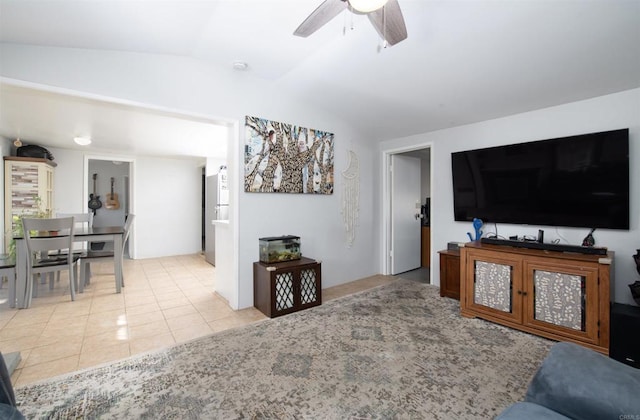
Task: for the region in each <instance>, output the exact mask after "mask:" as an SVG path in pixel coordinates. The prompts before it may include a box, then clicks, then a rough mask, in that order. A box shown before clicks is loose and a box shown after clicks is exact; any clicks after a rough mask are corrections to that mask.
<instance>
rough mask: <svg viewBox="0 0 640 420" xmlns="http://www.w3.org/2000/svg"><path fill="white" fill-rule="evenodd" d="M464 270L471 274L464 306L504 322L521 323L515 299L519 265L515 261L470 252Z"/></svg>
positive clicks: (516, 297)
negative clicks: (501, 319) (504, 320)
mask: <svg viewBox="0 0 640 420" xmlns="http://www.w3.org/2000/svg"><path fill="white" fill-rule="evenodd" d="M469 257H470V258H468V260H467V267H466V270H470V271H471V273H470V274H471V275H470V277H468V278H471V279H473V281H472V282H468V284H467V288H468V289H467V300H468V301H467V305H468V306H469V307H471V308H473V309H474V310H477V311H480V312H485V313H487V314H491V315H493V316H497V317H500V318H503V319H506V320H512V321H517V322H519V321H520V320H521V310H520V308H521V302H522V299H521V298H520V297H519V296H518V291H519V290H520V279H521V275H520V273H521V263H520V261H518V260H516V259H510V258H508V257H505V258H502V257H501V258H496V257H495V255H494V256H491V257H489V256H486V255H483V253H482V252H474V251H470V252H469Z"/></svg>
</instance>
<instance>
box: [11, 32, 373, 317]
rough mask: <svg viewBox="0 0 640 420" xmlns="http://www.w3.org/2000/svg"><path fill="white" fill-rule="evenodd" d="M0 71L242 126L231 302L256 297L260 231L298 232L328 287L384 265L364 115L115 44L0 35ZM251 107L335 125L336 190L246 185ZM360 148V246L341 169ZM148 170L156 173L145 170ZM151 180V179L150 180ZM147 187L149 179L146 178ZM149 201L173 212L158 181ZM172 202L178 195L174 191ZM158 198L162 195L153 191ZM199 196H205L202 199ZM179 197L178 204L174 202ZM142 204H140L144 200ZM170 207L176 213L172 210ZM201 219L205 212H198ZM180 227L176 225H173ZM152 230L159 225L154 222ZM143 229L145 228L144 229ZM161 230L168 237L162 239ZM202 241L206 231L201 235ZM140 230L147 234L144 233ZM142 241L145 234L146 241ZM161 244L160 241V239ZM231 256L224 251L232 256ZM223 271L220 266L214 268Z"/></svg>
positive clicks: (234, 181) (267, 114) (285, 118)
mask: <svg viewBox="0 0 640 420" xmlns="http://www.w3.org/2000/svg"><path fill="white" fill-rule="evenodd" d="M0 56H2V59H3V62H2V68H1V69H0V72H1V75H2V76H3V77H6V78H12V79H18V80H23V81H27V82H31V83H37V84H42V85H47V86H56V87H60V88H64V89H70V90H73V91H77V92H85V93H89V94H93V95H102V96H107V97H114V98H119V99H123V100H128V101H133V102H137V103H142V104H149V105H153V106H156V107H163V108H166V109H171V110H176V111H180V112H184V113H195V114H198V115H210V116H211V117H212V119H222V120H225V121H228V122H230V123H232V124H235V126H236V127H238V129H237V131H236V133H234V134H235V136H234V138H233V140H232V142H231V144H230V148H229V156H228V165H229V184H230V188H231V189H232V194H231V197H230V205H231V216H230V226H229V238H231V241H232V242H233V243H231V244H229V246H231V247H232V249H233V250H234V253H233V258H231V264H232V265H233V267H230V268H228V269H227V268H225V269H224V270H222V271H224V272H230V273H233V276H234V277H235V279H234V283H236V284H237V285H238V286H237V288H236V289H235V290H232V292H230V293H229V294H228V295H227V296H225V298H227V299H228V300H229V303H230V304H231V305H232V307H234V308H243V307H249V306H252V305H253V272H252V264H253V262H254V261H256V260H257V259H258V238H260V237H262V236H272V235H280V234H285V233H290V234H296V235H298V236H300V237H301V240H302V252H303V254H304V255H306V256H309V257H313V258H317V259H320V260H322V261H323V265H322V272H323V276H322V277H323V278H322V281H323V287H328V286H333V285H337V284H340V283H344V282H347V281H351V280H355V279H358V278H362V277H366V276H370V275H373V274H376V273H377V272H378V261H377V254H376V253H375V250H376V245H375V244H376V243H377V242H378V238H377V235H378V232H377V231H376V229H375V226H376V224H375V217H376V214H377V210H376V209H375V206H374V203H375V200H376V194H377V192H376V191H375V190H374V188H373V185H374V184H373V182H372V179H373V178H374V154H373V151H372V147H371V145H370V144H368V143H367V142H366V141H367V140H366V139H365V138H364V136H362V135H361V134H360V133H359V132H358V130H357V124H353V125H352V124H348V123H345V122H344V121H342V120H341V119H340V117H339V116H335V115H332V114H331V113H330V112H329V111H326V110H322V109H314V108H313V107H312V106H311V105H310V102H311V101H309V100H308V99H307V98H299V97H295V96H292V94H291V93H287V92H284V91H282V90H281V89H280V88H279V87H278V85H277V82H269V81H263V80H258V79H256V78H254V77H253V76H252V74H251V72H234V71H233V70H232V69H231V68H230V67H229V69H221V68H215V67H213V66H210V65H207V64H206V63H204V62H200V61H196V60H192V59H188V58H183V57H172V56H160V55H145V54H137V53H119V52H114V51H88V50H82V49H60V48H48V47H33V46H19V45H11V44H1V45H0ZM246 115H254V116H259V117H264V118H268V119H272V120H276V121H281V122H286V123H292V124H296V125H301V126H305V127H312V128H317V129H321V130H325V131H330V132H333V133H334V134H335V145H336V150H335V181H336V183H335V188H334V191H335V192H334V194H333V195H331V196H313V195H304V196H303V195H285V194H257V193H253V194H248V193H244V191H242V190H241V189H242V188H243V182H242V180H243V175H244V174H243V170H244V168H243V162H242V159H243V155H242V150H243V147H242V146H243V141H244V117H245V116H246ZM348 149H352V150H354V151H355V152H356V153H357V154H358V157H359V158H360V176H361V184H360V194H361V197H360V209H361V212H360V218H359V226H358V230H357V236H356V240H355V243H354V245H353V247H351V248H347V247H346V246H345V244H344V242H345V241H344V239H345V234H344V231H343V223H342V220H341V215H340V209H341V205H340V193H341V191H342V187H341V183H340V171H341V170H343V169H344V168H345V167H346V164H347V162H346V151H347V150H348ZM147 171H149V173H150V175H147ZM136 174H137V176H144V177H146V178H149V177H156V178H157V179H162V178H158V177H159V176H164V175H166V174H167V172H166V171H161V170H160V168H159V167H157V166H155V165H152V164H150V162H145V161H142V160H139V161H138V162H137V167H136ZM140 185H142V184H140ZM145 185H146V187H147V188H150V187H151V183H150V180H149V179H147V180H146V181H145ZM141 188H143V189H144V188H145V187H144V186H142V187H141ZM145 192H147V193H148V194H150V195H151V197H149V198H150V199H151V200H152V204H150V205H148V204H142V203H143V202H142V200H143V198H142V195H138V198H139V199H140V202H138V201H137V200H136V202H137V203H139V204H140V206H141V207H142V210H144V211H145V212H146V214H148V215H150V217H152V216H153V215H157V214H158V212H170V211H169V210H168V207H161V208H158V207H157V204H161V205H163V206H168V204H167V200H164V201H162V200H160V199H159V198H158V194H157V193H158V191H156V190H154V189H153V188H151V189H150V190H149V191H146V190H145ZM169 199H170V200H171V201H170V202H171V203H177V200H175V199H174V198H169ZM153 200H156V201H153ZM197 202H198V205H199V204H200V201H199V199H198V201H197ZM176 205H181V204H176ZM138 213H140V210H138ZM171 213H173V212H172V211H171ZM183 213H185V214H184V215H181V216H180V217H178V218H174V220H173V221H172V223H175V224H176V225H177V226H181V224H183V223H185V220H184V218H185V216H186V213H188V212H187V211H184V212H183ZM137 216H138V219H136V225H137V226H136V229H135V230H134V233H136V230H137V229H141V228H142V227H143V226H144V227H146V228H148V229H149V230H151V229H152V228H157V227H158V225H154V224H153V223H152V222H150V221H149V222H143V221H141V219H142V214H137ZM198 220H199V217H198ZM172 228H173V226H172ZM151 233H152V234H153V232H151ZM156 233H157V235H155V236H154V237H153V239H151V238H149V239H145V241H146V242H148V245H149V246H150V247H152V246H153V244H151V243H150V242H152V241H155V242H156V246H157V247H166V246H167V242H168V241H167V240H166V238H167V237H169V236H168V235H166V234H163V235H160V233H159V232H156ZM138 236H139V237H140V236H141V235H138ZM158 237H161V238H162V240H160V241H159V240H158ZM194 238H195V239H194V240H195V241H199V240H200V235H199V234H196V235H194ZM139 239H140V238H139ZM140 246H142V244H140ZM154 250H155V251H157V252H160V250H159V249H154ZM226 262H227V261H226ZM216 269H217V271H218V267H217V268H216Z"/></svg>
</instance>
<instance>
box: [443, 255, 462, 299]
mask: <svg viewBox="0 0 640 420" xmlns="http://www.w3.org/2000/svg"><path fill="white" fill-rule="evenodd" d="M438 254H440V296H442V297H449V298H453V299H457V300H460V251H459V250H448V249H445V250H442V251H438Z"/></svg>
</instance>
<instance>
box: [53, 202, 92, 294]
mask: <svg viewBox="0 0 640 420" xmlns="http://www.w3.org/2000/svg"><path fill="white" fill-rule="evenodd" d="M56 217H73V225H74V227H75V229H78V228H85V227H88V228H90V227H93V212H88V213H56ZM78 245H80V247H78ZM90 246H91V244H90V243H88V242H86V241H85V242H74V249H73V253H74V254H78V256H82V254H84V253H85V252H86V251H87V249H89V247H90ZM60 255H64V253H63V254H60ZM56 280H57V281H60V272H59V271H58V272H57V273H56ZM77 282H78V278H76V284H77Z"/></svg>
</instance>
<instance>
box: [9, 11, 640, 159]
mask: <svg viewBox="0 0 640 420" xmlns="http://www.w3.org/2000/svg"><path fill="white" fill-rule="evenodd" d="M322 1H323V0H201V1H189V0H173V1H159V0H144V1H126V0H119V1H118V0H109V1H103V0H0V42H2V43H10V44H29V45H43V46H56V47H66V48H86V49H97V50H117V51H133V52H140V53H153V54H171V55H178V56H187V57H193V58H197V59H200V60H204V61H206V62H208V63H211V64H213V65H216V66H223V67H226V68H229V67H230V66H232V63H234V62H236V61H242V62H246V63H247V64H248V66H249V67H248V69H247V71H248V72H251V74H252V75H253V76H255V77H258V78H262V79H264V80H266V81H271V82H273V83H277V84H278V86H279V87H281V88H283V89H289V90H291V91H292V92H293V91H295V92H297V93H298V94H302V95H304V96H305V97H307V98H313V101H314V102H315V104H316V105H317V106H319V107H322V108H325V109H330V110H332V112H335V113H336V115H340V116H341V117H343V118H345V119H346V120H349V121H357V122H358V124H359V125H362V126H366V127H368V129H369V130H370V133H371V137H372V139H373V140H383V139H389V138H396V137H401V136H406V135H411V134H416V133H421V132H427V131H433V130H438V129H442V128H447V127H452V126H456V125H463V124H468V123H472V122H477V121H483V120H487V119H492V118H498V117H502V116H507V115H512V114H516V113H520V112H525V111H529V110H534V109H540V108H545V107H549V106H554V105H559V104H563V103H567V102H572V101H576V100H581V99H587V98H591V97H595V96H600V95H605V94H608V93H614V92H619V91H623V90H627V89H632V88H638V87H640V1H638V0H574V1H566V0H546V1H542V0H511V1H507V0H504V1H500V0H476V1H470V0H442V1H439V0H399V4H400V7H401V8H402V11H403V14H404V17H405V21H406V26H407V30H408V38H407V39H406V40H405V41H402V42H400V43H399V44H397V45H395V46H393V47H388V48H383V47H382V43H381V41H380V38H379V36H378V35H377V33H376V32H375V30H374V29H373V27H372V26H371V25H370V23H369V21H368V19H367V18H366V17H365V16H359V15H353V14H351V13H349V12H345V13H344V14H342V15H339V16H338V17H336V18H335V19H333V20H332V21H331V22H329V23H328V24H327V25H325V26H324V27H323V28H321V29H320V30H319V31H317V32H316V33H315V34H313V35H311V36H310V37H309V38H299V37H295V36H293V35H292V34H293V31H294V30H295V29H296V27H297V26H298V25H299V24H300V23H301V22H302V21H303V20H304V19H305V18H306V16H308V15H309V14H310V13H311V12H312V11H313V10H314V9H315V8H316V7H317V6H318V5H319V4H320V3H321V2H322ZM1 58H2V57H0V59H1ZM39 96H42V95H39V94H35V93H33V92H30V91H29V90H28V89H24V88H19V87H15V86H6V85H3V86H2V90H0V111H1V114H2V115H0V135H2V136H5V137H7V138H12V137H16V136H21V137H23V138H26V139H30V140H33V141H40V142H42V143H43V144H47V141H52V139H54V138H56V135H55V133H52V132H51V131H53V130H64V127H52V126H51V124H50V122H49V124H48V130H49V132H48V133H45V131H46V130H45V129H43V127H41V126H39V123H38V121H37V119H38V118H39V117H38V114H37V113H33V112H28V111H27V110H28V109H30V108H31V109H37V108H38V107H44V106H45V105H44V104H43V99H42V98H41V97H40V98H39ZM44 96H46V98H45V99H44V101H45V102H46V101H49V102H50V104H52V105H51V106H54V107H57V108H58V112H60V113H63V112H64V111H63V110H65V109H68V110H70V111H73V114H75V115H76V117H73V116H72V115H68V116H67V117H68V118H67V117H61V118H60V121H61V122H60V125H61V126H62V125H64V124H63V123H62V121H66V120H67V119H69V120H72V119H73V118H77V119H78V120H79V119H82V121H76V124H92V123H95V126H96V127H105V128H104V129H105V130H108V128H107V127H114V125H113V124H109V121H114V122H115V121H119V122H120V124H122V123H123V121H127V119H123V118H122V114H121V113H122V112H125V113H126V112H131V113H132V114H131V115H133V116H135V118H131V121H136V124H137V125H135V126H134V125H132V127H121V129H122V130H125V131H130V130H138V131H136V136H135V137H136V139H137V140H136V141H137V142H139V143H138V146H137V147H138V148H139V149H140V150H138V152H143V149H144V146H143V140H142V138H144V137H145V136H147V134H144V129H142V128H140V127H143V126H145V125H146V126H150V125H152V124H149V121H148V120H145V118H156V117H157V118H160V119H162V120H163V121H162V124H169V123H170V122H171V121H172V118H175V117H176V116H172V115H167V114H166V113H159V115H158V113H157V112H152V111H150V110H143V109H134V108H135V107H133V108H129V107H126V106H123V105H122V104H115V105H113V104H108V103H100V101H94V100H91V99H86V98H72V97H65V95H62V94H59V93H46V94H45V95H44ZM30 100H34V101H37V102H34V103H29V101H30ZM57 100H59V101H61V102H60V103H59V104H62V105H63V106H57V105H56V103H57V102H56V101H57ZM92 106H94V107H96V106H99V107H101V108H100V110H101V111H100V112H95V111H96V110H95V109H94V110H93V111H92V110H91V108H90V107H92ZM34 107H35V108H34ZM85 107H86V108H85ZM102 107H114V108H113V109H108V110H107V108H102ZM9 109H12V110H13V111H11V112H9V111H8V110H9ZM83 109H84V111H83ZM145 113H148V115H145V116H143V114H145ZM98 114H102V115H101V116H100V117H97V116H96V115H98ZM20 118H22V121H19V120H20ZM30 118H31V119H30ZM92 118H104V119H106V120H104V121H91V119H92ZM109 119H112V120H109ZM187 120H189V119H187ZM174 122H175V123H176V124H185V123H187V122H192V123H193V124H195V126H194V127H193V130H194V132H198V130H200V129H203V127H198V125H203V124H204V125H207V122H206V121H204V122H203V121H197V120H196V121H185V118H183V117H180V116H178V118H175V121H174ZM72 123H73V122H72V121H69V122H67V123H65V124H72ZM132 124H133V123H132ZM209 125H210V124H209ZM18 126H20V129H21V130H22V131H21V132H19V131H18ZM163 127H164V126H163ZM177 129H179V130H183V131H184V130H187V128H185V126H184V125H182V126H177ZM162 131H167V132H170V131H171V130H170V129H169V128H167V127H165V130H162ZM205 131H206V130H205ZM67 135H68V134H67V133H65V136H67ZM115 135H118V136H120V138H125V139H126V138H130V137H132V136H126V135H123V134H122V133H110V132H109V133H106V136H107V137H108V136H115ZM204 135H210V133H206V132H205V133H204ZM47 136H48V137H47ZM148 136H149V137H150V136H155V137H154V144H155V148H156V150H155V151H156V153H157V152H158V147H160V146H159V142H158V138H159V137H158V136H161V134H159V133H158V132H157V131H156V132H153V130H151V131H150V132H149V133H148ZM65 138H66V139H68V137H65ZM173 143H174V144H175V142H173ZM127 147H129V148H135V147H136V146H135V144H133V143H132V144H122V145H120V148H121V149H122V150H125V151H126V150H127ZM166 153H167V154H169V155H171V154H175V153H176V151H175V150H171V145H170V141H169V140H167V151H166ZM190 153H191V152H190ZM193 153H195V154H199V153H204V154H205V155H209V154H211V153H213V152H211V151H193Z"/></svg>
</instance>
